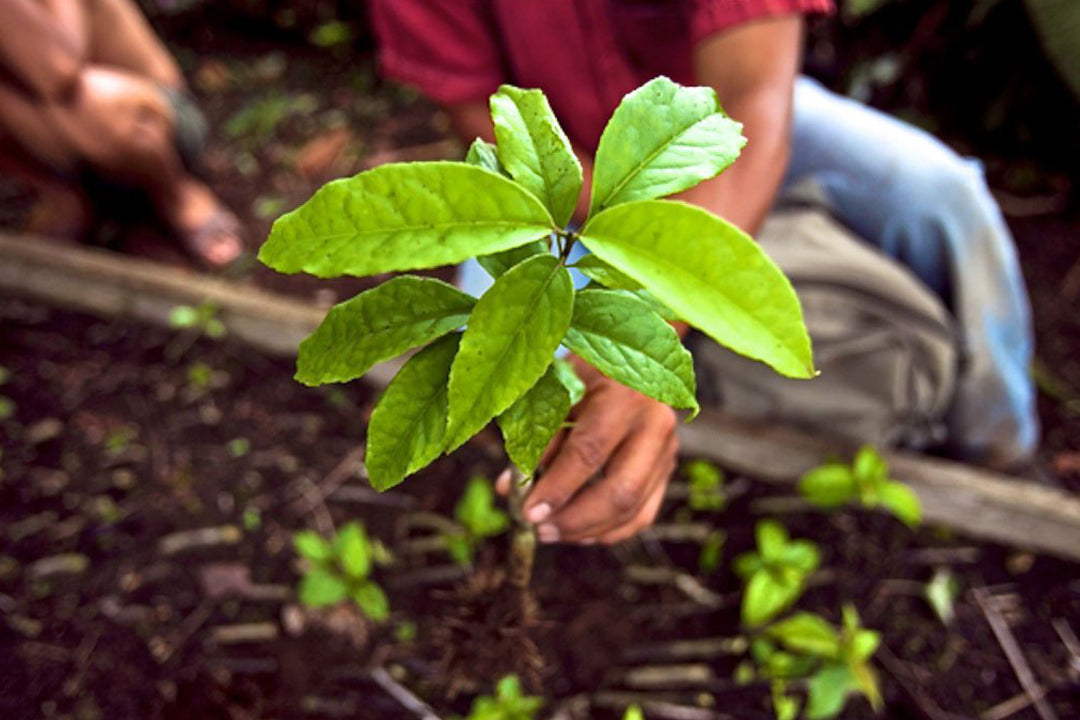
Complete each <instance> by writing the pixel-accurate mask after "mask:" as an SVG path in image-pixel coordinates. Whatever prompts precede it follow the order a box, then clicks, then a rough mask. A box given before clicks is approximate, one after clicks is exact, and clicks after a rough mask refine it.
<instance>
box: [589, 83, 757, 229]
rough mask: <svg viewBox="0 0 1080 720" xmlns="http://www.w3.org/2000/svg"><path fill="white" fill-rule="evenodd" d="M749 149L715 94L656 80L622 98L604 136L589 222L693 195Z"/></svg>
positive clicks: (740, 126)
mask: <svg viewBox="0 0 1080 720" xmlns="http://www.w3.org/2000/svg"><path fill="white" fill-rule="evenodd" d="M745 144H746V138H744V137H743V136H742V125H741V124H740V123H737V122H735V121H734V120H731V119H730V118H727V117H725V116H724V114H723V111H722V110H721V108H720V103H719V101H718V100H717V98H716V92H715V91H714V90H713V89H712V88H705V87H683V86H682V85H679V84H678V83H674V82H672V81H671V80H669V79H667V78H666V77H658V78H656V79H654V80H651V81H649V82H647V83H645V84H644V85H642V86H641V87H639V88H638V89H637V90H635V91H633V92H632V93H630V94H629V95H627V96H626V97H624V98H623V100H622V102H621V103H619V107H618V108H616V109H615V113H614V114H613V115H612V116H611V120H610V121H609V122H608V124H607V127H605V128H604V133H603V135H601V136H600V145H599V146H598V147H597V149H596V163H595V167H594V170H593V181H592V203H591V205H590V207H589V215H590V216H592V215H595V214H596V213H598V212H600V211H601V210H604V209H606V208H609V207H612V206H613V205H618V204H619V203H625V202H629V201H632V200H651V199H653V198H659V197H664V196H667V195H671V194H673V193H677V192H680V191H682V190H686V189H687V188H691V187H693V186H694V185H697V184H698V183H699V182H701V181H702V180H707V179H708V178H711V177H713V176H714V175H717V174H718V173H720V172H721V171H722V170H723V169H724V168H726V167H727V166H728V165H730V164H731V163H733V162H734V161H735V158H737V157H738V156H739V152H740V151H741V150H742V147H743V145H745Z"/></svg>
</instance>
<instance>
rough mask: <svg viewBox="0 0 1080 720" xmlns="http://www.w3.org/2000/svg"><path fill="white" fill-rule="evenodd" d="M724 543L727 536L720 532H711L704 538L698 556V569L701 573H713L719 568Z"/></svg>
mask: <svg viewBox="0 0 1080 720" xmlns="http://www.w3.org/2000/svg"><path fill="white" fill-rule="evenodd" d="M726 541H727V534H726V533H724V532H723V531H721V530H713V531H712V532H710V533H709V534H708V535H707V536H706V537H705V542H703V543H702V544H701V552H700V553H699V554H698V567H699V568H701V571H702V572H704V573H714V572H716V570H717V568H719V567H720V560H721V558H722V557H723V552H724V543H725V542H726Z"/></svg>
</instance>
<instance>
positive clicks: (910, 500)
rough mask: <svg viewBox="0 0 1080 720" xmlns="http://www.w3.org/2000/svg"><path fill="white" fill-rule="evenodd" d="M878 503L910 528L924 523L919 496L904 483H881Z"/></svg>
mask: <svg viewBox="0 0 1080 720" xmlns="http://www.w3.org/2000/svg"><path fill="white" fill-rule="evenodd" d="M878 502H880V503H881V504H882V505H884V506H885V507H886V508H888V509H889V512H891V513H892V514H893V515H895V516H896V517H897V518H898V519H899V520H900V522H902V523H904V524H905V525H907V526H908V527H916V526H917V525H918V524H919V523H920V522H922V503H921V502H919V496H918V495H916V494H915V491H914V490H912V489H911V488H910V487H908V486H907V485H905V484H903V483H899V482H896V481H895V480H886V481H885V482H883V483H881V484H880V485H879V486H878Z"/></svg>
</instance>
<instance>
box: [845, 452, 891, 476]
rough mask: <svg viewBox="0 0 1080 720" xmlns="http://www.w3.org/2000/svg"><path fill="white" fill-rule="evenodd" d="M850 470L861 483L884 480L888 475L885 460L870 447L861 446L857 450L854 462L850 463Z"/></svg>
mask: <svg viewBox="0 0 1080 720" xmlns="http://www.w3.org/2000/svg"><path fill="white" fill-rule="evenodd" d="M851 470H852V472H853V473H854V474H855V477H856V478H857V479H858V480H860V481H862V482H874V481H878V480H884V479H885V478H886V477H887V476H888V474H889V467H888V465H886V464H885V458H883V457H881V455H880V453H878V451H877V450H876V449H874V447H873V446H872V445H863V446H862V447H860V448H859V451H858V452H857V453H856V454H855V461H854V462H852V463H851Z"/></svg>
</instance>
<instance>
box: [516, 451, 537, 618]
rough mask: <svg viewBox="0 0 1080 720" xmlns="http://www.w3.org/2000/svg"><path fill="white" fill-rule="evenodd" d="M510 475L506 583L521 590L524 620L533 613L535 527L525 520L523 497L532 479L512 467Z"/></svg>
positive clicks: (526, 493) (527, 492)
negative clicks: (508, 565) (508, 572)
mask: <svg viewBox="0 0 1080 720" xmlns="http://www.w3.org/2000/svg"><path fill="white" fill-rule="evenodd" d="M511 473H512V474H511V476H510V516H511V518H513V521H514V527H513V530H511V532H510V584H511V585H513V586H514V587H515V588H516V589H517V590H518V591H519V592H520V593H521V610H522V617H523V619H524V620H526V621H528V620H529V619H531V618H532V617H533V616H534V615H535V603H534V602H533V598H532V594H531V593H530V591H529V584H530V582H531V581H532V572H533V560H534V559H535V557H536V529H535V528H534V527H533V526H532V525H531V524H530V523H528V522H526V520H525V514H524V506H525V497H526V496H527V495H528V494H529V488H530V487H531V486H532V480H531V479H526V478H525V476H524V475H523V474H522V473H521V471H520V470H518V469H517V468H516V467H514V468H512V469H511Z"/></svg>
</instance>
